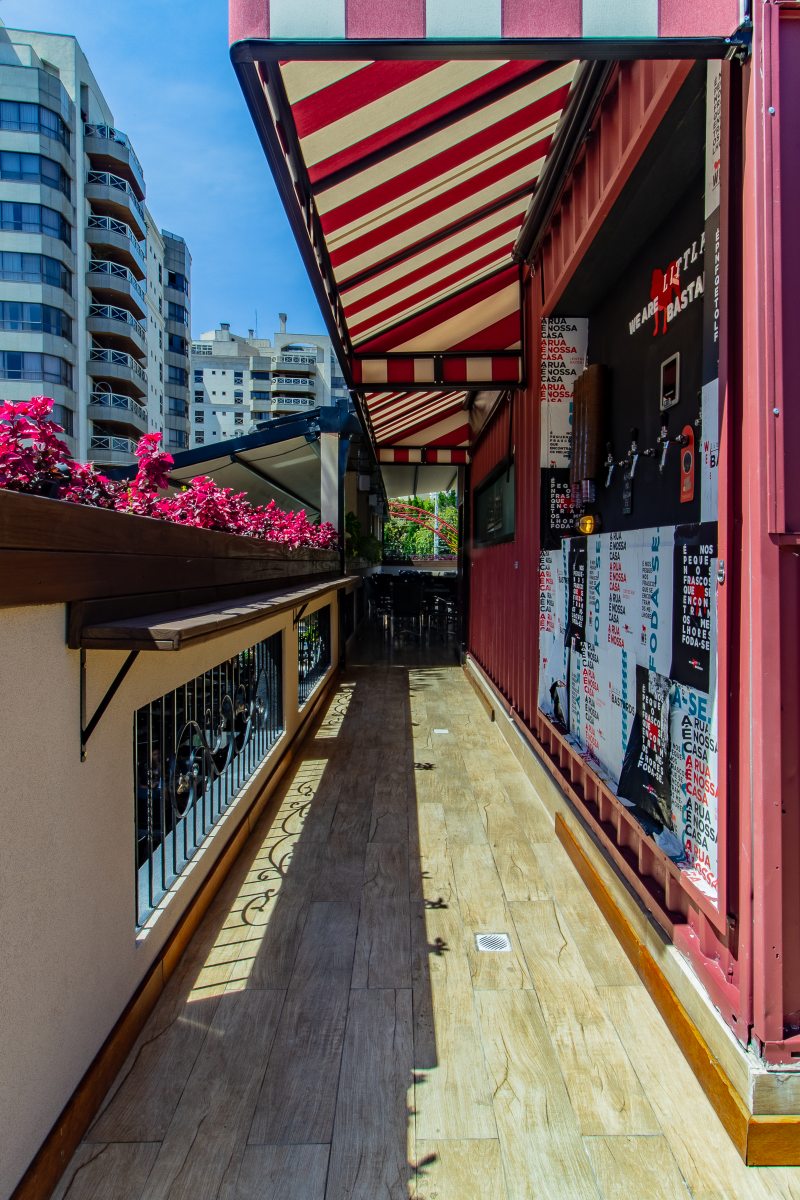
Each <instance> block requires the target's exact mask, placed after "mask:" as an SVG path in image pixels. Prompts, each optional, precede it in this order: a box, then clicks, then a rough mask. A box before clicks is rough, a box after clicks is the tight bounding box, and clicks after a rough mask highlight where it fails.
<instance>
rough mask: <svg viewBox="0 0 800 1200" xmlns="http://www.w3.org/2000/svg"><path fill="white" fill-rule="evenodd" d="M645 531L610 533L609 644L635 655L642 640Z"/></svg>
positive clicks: (607, 621)
mask: <svg viewBox="0 0 800 1200" xmlns="http://www.w3.org/2000/svg"><path fill="white" fill-rule="evenodd" d="M642 536H643V534H642V531H641V530H635V531H633V532H632V533H609V534H606V535H605V537H606V538H607V539H608V591H607V599H608V608H607V612H606V624H607V630H608V634H607V636H608V644H609V645H610V646H616V647H617V648H618V649H620V650H627V651H628V652H629V653H630V654H632V655H634V656H635V654H636V651H637V648H638V645H639V642H640V640H641V630H640V623H641V607H642V602H641V584H640V580H641V547H642Z"/></svg>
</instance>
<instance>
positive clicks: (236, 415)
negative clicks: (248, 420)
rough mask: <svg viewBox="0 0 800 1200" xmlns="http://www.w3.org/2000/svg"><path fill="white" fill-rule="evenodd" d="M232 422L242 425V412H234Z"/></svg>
mask: <svg viewBox="0 0 800 1200" xmlns="http://www.w3.org/2000/svg"><path fill="white" fill-rule="evenodd" d="M233 423H234V425H244V413H234V414H233Z"/></svg>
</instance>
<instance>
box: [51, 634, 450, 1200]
mask: <svg viewBox="0 0 800 1200" xmlns="http://www.w3.org/2000/svg"><path fill="white" fill-rule="evenodd" d="M455 657H456V648H455V647H454V645H453V644H452V643H450V642H448V641H447V640H446V639H445V640H444V641H441V640H440V641H438V642H436V643H435V644H433V645H426V644H424V643H422V644H421V643H419V642H418V641H416V640H409V639H405V638H404V639H402V640H401V641H399V642H398V641H397V640H396V639H388V640H387V639H386V637H385V636H383V634H382V632H381V631H380V630H379V629H368V630H367V631H366V634H365V636H364V637H363V638H362V640H361V642H360V644H359V645H357V647H356V649H355V652H354V653H353V655H352V662H353V665H352V666H351V667H348V670H347V672H346V674H345V676H344V678H343V681H342V682H341V683H340V685H339V687H338V689H337V691H336V693H335V694H334V697H333V699H332V700H331V701H330V703H329V704H328V707H327V710H326V712H325V714H324V716H323V718H322V720H321V721H319V722H318V723H317V727H316V730H315V732H314V733H313V735H312V736H311V737H309V738H308V739H307V740H306V742H305V743H304V745H303V747H302V751H301V753H300V756H299V758H298V760H296V763H295V764H294V765H293V767H292V768H291V769H290V772H289V778H288V779H287V780H286V781H284V783H283V784H282V786H281V788H280V791H279V794H278V796H277V798H276V800H275V801H274V802H273V804H272V805H271V806H270V810H269V811H268V812H267V813H265V815H264V817H263V818H262V820H261V821H260V823H259V825H258V827H257V829H256V830H255V832H254V834H253V836H252V837H251V839H250V840H249V842H248V844H247V846H246V847H245V850H244V852H243V854H242V856H241V857H240V859H239V860H238V862H237V863H236V865H235V867H234V869H233V870H232V872H231V875H230V877H229V878H228V880H227V881H226V883H225V884H224V886H223V888H222V890H221V892H220V893H219V895H218V896H217V897H216V899H215V901H214V903H213V905H212V907H211V909H210V910H209V913H208V914H207V916H206V918H205V920H204V922H203V925H202V926H201V929H200V930H199V932H198V934H197V935H196V936H195V938H194V939H193V941H192V943H191V944H190V946H189V948H188V950H187V952H186V955H185V956H184V959H183V960H182V962H181V963H180V965H179V967H178V969H177V971H176V973H175V975H174V976H173V978H172V979H171V980H170V982H169V984H168V986H167V988H166V989H165V993H164V995H163V996H162V998H161V1000H160V1001H159V1004H158V1006H157V1008H156V1010H155V1012H154V1013H153V1015H152V1016H151V1018H150V1020H149V1022H148V1024H147V1026H146V1028H145V1030H144V1032H143V1034H142V1036H141V1037H140V1039H139V1041H138V1043H137V1046H136V1047H135V1048H134V1051H133V1052H132V1054H131V1055H130V1057H129V1060H128V1062H127V1063H126V1065H125V1067H124V1069H123V1071H122V1072H121V1073H120V1076H119V1078H118V1079H117V1081H116V1083H115V1085H114V1087H113V1088H112V1090H111V1092H110V1093H109V1096H108V1097H107V1099H106V1102H105V1104H104V1107H103V1109H102V1111H101V1113H100V1114H99V1116H98V1117H97V1119H96V1120H95V1122H94V1124H93V1125H92V1127H91V1129H90V1131H89V1133H88V1134H87V1136H86V1138H85V1140H84V1142H83V1144H82V1145H81V1147H80V1149H79V1151H78V1153H77V1154H76V1156H75V1158H74V1160H73V1162H72V1164H71V1165H70V1168H69V1170H68V1171H67V1174H66V1175H65V1177H64V1179H63V1180H62V1183H61V1185H60V1187H59V1189H57V1191H56V1193H55V1195H56V1196H57V1197H68V1198H69V1200H80V1198H82V1197H83V1196H89V1195H95V1194H96V1195H100V1194H106V1193H105V1192H104V1191H103V1190H102V1184H100V1186H101V1190H100V1191H99V1192H97V1191H95V1190H93V1189H95V1188H96V1187H97V1186H98V1182H99V1181H101V1179H102V1178H103V1177H105V1178H106V1179H108V1178H109V1175H108V1173H109V1172H110V1173H111V1177H113V1178H114V1180H115V1183H114V1192H113V1194H114V1196H115V1197H117V1198H119V1200H140V1198H148V1200H156V1198H161V1197H169V1198H170V1200H176V1198H177V1197H186V1200H205V1198H208V1200H211V1198H214V1200H216V1198H218V1197H219V1198H222V1197H226V1198H228V1200H249V1198H251V1197H259V1200H263V1198H265V1197H269V1196H273V1195H274V1196H276V1197H278V1196H280V1197H281V1200H292V1198H295V1197H296V1198H297V1200H300V1198H302V1200H323V1198H325V1200H376V1197H378V1196H381V1197H384V1196H385V1197H391V1198H394V1197H398V1198H401V1197H402V1198H405V1197H407V1196H409V1195H420V1196H422V1195H423V1192H421V1191H418V1183H419V1180H420V1178H421V1177H423V1176H424V1173H425V1170H426V1167H428V1166H429V1165H430V1164H431V1162H432V1161H434V1160H435V1158H436V1155H435V1153H434V1152H432V1151H428V1152H426V1153H425V1154H424V1155H423V1156H422V1157H423V1160H424V1161H422V1162H419V1163H417V1161H416V1151H415V1139H414V1110H415V1096H416V1097H418V1096H419V1095H420V1091H421V1089H424V1088H425V1085H426V1072H428V1071H429V1070H430V1069H431V1068H433V1067H435V1066H436V1062H437V1058H436V1043H435V1036H434V1026H433V1008H432V1000H431V994H430V973H429V957H430V956H436V957H438V958H439V959H441V958H443V957H444V956H446V955H447V954H448V952H449V947H448V945H447V943H446V941H445V940H444V939H443V938H438V939H437V940H436V941H434V942H433V943H432V944H430V945H429V944H428V942H427V938H426V933H425V929H426V923H425V911H426V902H425V901H424V900H423V877H422V870H421V866H420V854H419V829H418V824H417V803H416V799H417V791H418V787H417V781H418V779H419V778H420V776H426V777H429V776H431V775H434V774H435V773H436V771H437V763H436V761H435V756H434V755H433V754H432V753H429V752H428V751H427V750H426V751H425V752H424V753H420V752H419V750H415V746H414V730H415V726H416V725H418V722H417V721H416V720H415V716H416V715H418V714H416V713H415V708H419V706H420V705H421V704H422V705H424V695H425V690H426V671H428V670H435V669H436V664H437V663H441V664H442V665H444V664H446V665H447V666H450V667H452V665H453V663H454V661H455ZM368 664H369V665H368ZM432 786H434V781H433V780H432V779H430V778H428V779H426V782H425V784H424V785H423V788H425V787H427V788H431V787H432ZM427 904H428V905H429V906H430V907H431V908H434V909H439V910H442V909H446V908H447V906H448V901H447V899H446V898H444V897H443V896H438V897H434V898H433V899H432V900H429V901H428V902H427ZM87 1189H88V1190H87ZM108 1194H111V1193H108Z"/></svg>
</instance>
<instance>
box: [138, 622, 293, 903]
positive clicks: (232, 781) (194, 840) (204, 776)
mask: <svg viewBox="0 0 800 1200" xmlns="http://www.w3.org/2000/svg"><path fill="white" fill-rule="evenodd" d="M282 696H283V657H282V634H281V633H276V634H274V635H273V636H272V637H270V638H267V639H266V640H265V641H262V642H258V643H257V644H256V645H254V646H251V647H250V648H249V649H248V650H243V651H242V652H241V653H240V654H237V655H235V657H234V658H231V659H228V661H227V662H223V663H220V664H219V665H218V666H216V667H213V668H212V669H211V670H209V671H206V672H205V673H204V674H202V675H198V676H197V678H196V679H192V680H190V681H189V682H188V683H185V684H184V685H183V686H182V687H179V688H176V689H175V691H173V692H168V693H167V694H166V695H165V696H161V697H159V699H158V700H153V701H151V703H150V704H146V705H145V706H144V707H143V708H140V709H139V710H138V711H137V713H136V715H135V717H134V779H135V786H136V801H135V821H136V916H137V924H139V925H142V924H144V922H145V921H146V920H147V917H148V916H149V915H150V913H151V912H152V911H153V909H154V908H155V907H156V905H157V904H158V903H159V901H160V900H161V899H162V897H163V896H164V895H165V893H166V892H167V891H168V890H169V888H170V887H171V886H172V884H173V883H174V882H175V880H176V879H177V878H178V876H179V875H180V874H181V872H182V871H183V870H184V868H185V867H186V864H187V863H188V862H189V861H190V859H191V858H192V857H193V855H194V854H195V852H196V851H197V849H198V847H199V846H200V845H201V844H202V843H203V841H204V840H205V838H206V837H207V835H208V834H209V832H210V831H211V829H212V828H213V826H214V825H215V824H216V822H217V821H218V820H219V818H220V817H221V816H222V814H223V813H224V812H225V811H226V809H227V808H228V807H229V805H230V804H231V802H232V801H233V800H234V799H235V797H236V795H237V794H238V793H239V792H240V791H241V789H242V788H243V787H244V785H245V784H246V783H247V781H248V780H249V779H250V778H251V777H252V776H253V775H254V774H255V772H256V771H257V770H258V768H259V767H260V766H261V764H262V763H263V761H264V759H265V758H266V756H267V754H268V753H269V751H270V750H271V749H272V747H273V746H274V745H275V743H276V742H277V740H278V738H279V737H280V735H281V733H282V732H283V728H284V725H283V703H282Z"/></svg>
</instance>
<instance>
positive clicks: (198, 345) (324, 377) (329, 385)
mask: <svg viewBox="0 0 800 1200" xmlns="http://www.w3.org/2000/svg"><path fill="white" fill-rule="evenodd" d="M278 318H279V321H280V329H279V331H278V332H277V333H275V334H274V335H273V337H272V338H259V337H256V333H255V330H253V329H248V331H247V337H243V336H242V335H241V334H236V333H232V332H231V327H230V325H229V324H227V323H222V324H221V325H220V326H219V328H218V329H212V330H210V331H209V332H208V333H203V334H201V335H200V337H199V338H197V339H195V340H194V341H193V342H192V408H191V411H192V416H191V445H192V446H202V445H203V444H209V443H212V442H219V441H225V440H227V439H229V438H235V437H241V435H242V434H244V433H248V432H249V431H250V430H252V429H253V428H254V427H256V426H258V425H259V424H261V423H262V422H264V421H271V420H272V419H273V418H274V417H278V416H285V415H286V414H287V413H293V412H295V413H296V412H305V411H308V410H309V409H311V408H325V407H329V406H331V405H333V406H338V407H345V408H346V407H347V405H348V403H349V392H348V390H347V385H346V384H345V381H344V378H343V376H342V371H341V368H340V366H339V363H338V361H337V359H336V356H335V354H334V353H333V348H332V345H331V340H330V338H329V337H327V336H326V335H325V334H320V333H287V331H286V314H285V313H279V314H278Z"/></svg>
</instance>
